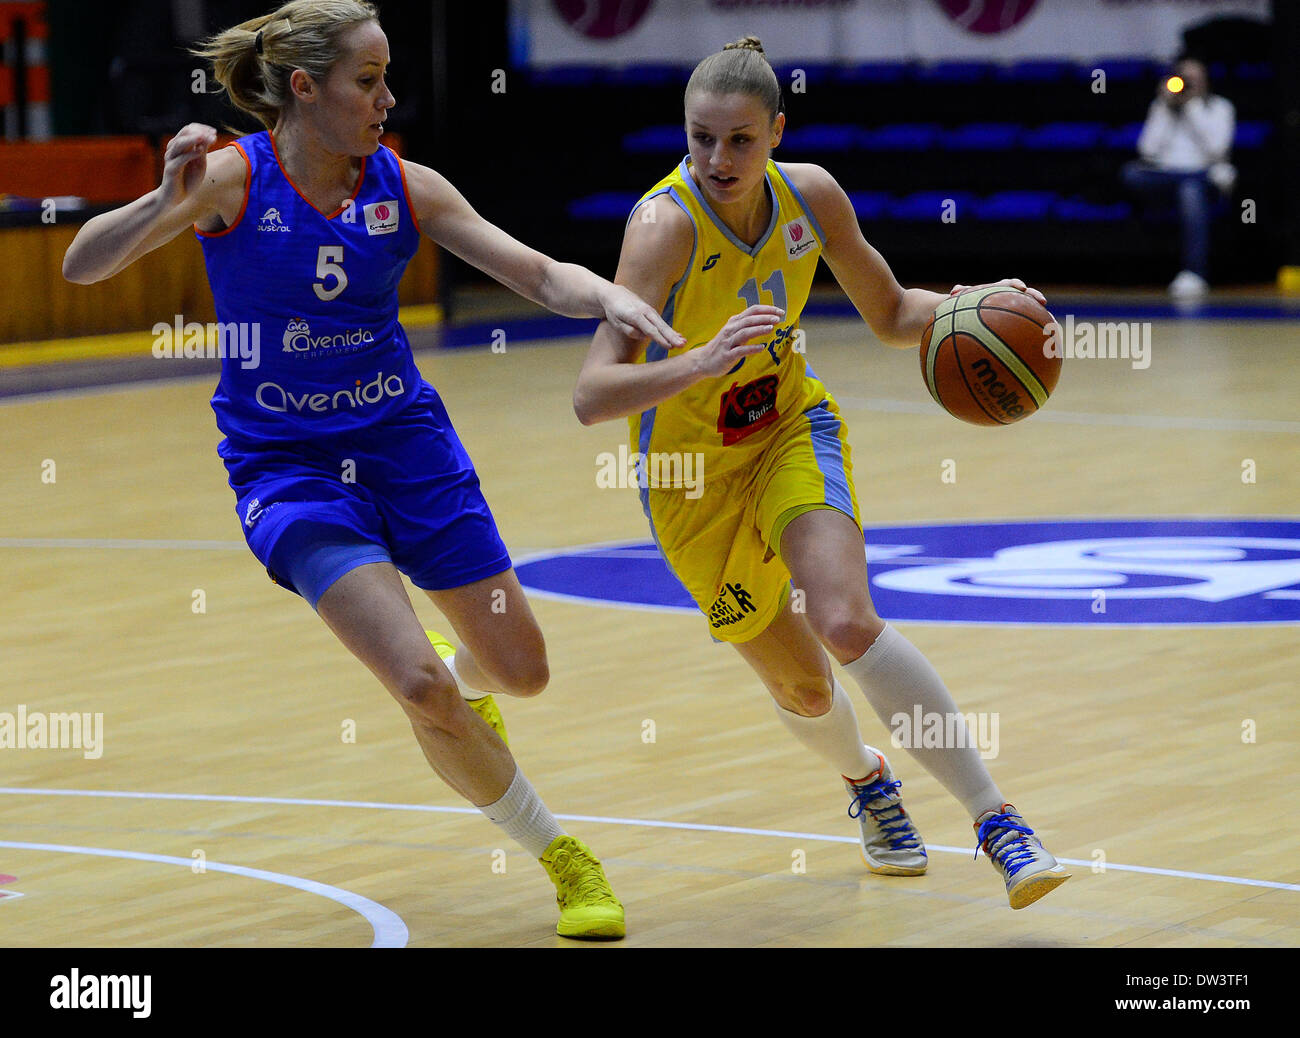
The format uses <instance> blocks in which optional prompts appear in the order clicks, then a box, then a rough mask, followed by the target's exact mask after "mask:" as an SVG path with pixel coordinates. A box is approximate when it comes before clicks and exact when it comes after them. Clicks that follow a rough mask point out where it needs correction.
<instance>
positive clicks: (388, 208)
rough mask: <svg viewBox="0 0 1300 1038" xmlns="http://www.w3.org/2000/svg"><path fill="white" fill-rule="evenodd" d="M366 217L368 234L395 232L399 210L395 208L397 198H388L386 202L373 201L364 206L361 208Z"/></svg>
mask: <svg viewBox="0 0 1300 1038" xmlns="http://www.w3.org/2000/svg"><path fill="white" fill-rule="evenodd" d="M362 212H363V213H365V217H366V233H367V234H369V235H376V234H396V233H397V226H398V218H399V215H400V210H399V209H398V208H397V199H395V198H394V199H390V200H389V201H387V202H374V203H372V204H371V205H368V206H366V207H365V208H364V209H363V210H362Z"/></svg>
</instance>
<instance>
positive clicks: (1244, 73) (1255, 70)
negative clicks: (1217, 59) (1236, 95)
mask: <svg viewBox="0 0 1300 1038" xmlns="http://www.w3.org/2000/svg"><path fill="white" fill-rule="evenodd" d="M1232 78H1233V79H1235V80H1237V82H1239V83H1270V82H1272V80H1273V65H1272V63H1271V62H1268V61H1239V62H1238V63H1237V64H1236V65H1234V66H1233V69H1232ZM1211 82H1213V81H1211Z"/></svg>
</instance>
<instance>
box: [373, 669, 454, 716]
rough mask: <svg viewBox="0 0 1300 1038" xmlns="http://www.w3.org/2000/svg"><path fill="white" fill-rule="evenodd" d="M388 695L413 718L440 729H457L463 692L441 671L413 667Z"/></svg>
mask: <svg viewBox="0 0 1300 1038" xmlns="http://www.w3.org/2000/svg"><path fill="white" fill-rule="evenodd" d="M389 691H390V692H391V693H392V695H393V698H394V699H396V700H397V701H398V703H399V704H401V707H402V709H403V710H405V711H406V712H407V713H408V714H410V715H412V716H413V717H418V718H420V719H421V720H423V721H425V722H426V723H428V724H432V725H434V726H436V727H438V728H452V727H455V726H456V725H455V721H454V717H455V708H456V701H457V700H459V699H460V690H459V689H458V688H457V687H456V682H455V681H453V680H452V678H451V675H450V674H448V673H447V672H446V671H444V670H442V669H441V668H435V667H432V666H430V667H424V666H418V665H417V666H412V667H410V668H409V669H406V670H404V671H403V672H402V673H401V674H399V675H398V676H397V677H396V679H395V680H394V681H393V682H392V684H391V686H390V687H389Z"/></svg>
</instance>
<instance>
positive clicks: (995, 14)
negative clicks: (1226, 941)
mask: <svg viewBox="0 0 1300 1038" xmlns="http://www.w3.org/2000/svg"><path fill="white" fill-rule="evenodd" d="M1224 16H1239V17H1247V18H1251V19H1254V20H1257V21H1260V22H1267V21H1268V20H1269V0H511V20H512V33H513V36H514V52H515V57H516V60H520V61H523V62H525V63H527V64H530V65H533V66H535V67H547V66H553V65H619V66H629V65H638V64H648V63H652V64H663V63H669V64H682V65H690V64H694V63H695V62H697V61H699V60H700V59H701V58H703V57H705V56H707V55H708V54H711V53H713V52H714V51H716V50H720V49H721V48H722V46H723V44H726V43H729V42H731V41H732V40H735V39H738V38H739V37H741V36H747V35H753V36H758V37H759V38H760V39H762V41H763V46H764V48H765V49H766V51H767V53H768V57H769V58H770V59H771V60H772V61H773V62H774V63H778V64H788V63H791V62H800V61H806V62H833V63H857V62H867V61H890V62H892V61H941V60H982V61H1018V60H1026V59H1041V58H1059V59H1068V60H1089V59H1092V58H1100V57H1109V58H1118V57H1125V56H1131V57H1151V58H1156V59H1160V60H1164V59H1167V58H1170V57H1172V56H1173V55H1174V54H1175V53H1176V52H1177V51H1178V49H1179V47H1180V44H1181V41H1182V33H1183V30H1185V29H1187V28H1190V27H1192V26H1195V25H1199V24H1201V23H1203V22H1205V21H1207V20H1209V19H1211V18H1217V17H1224Z"/></svg>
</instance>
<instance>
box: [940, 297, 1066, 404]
mask: <svg viewBox="0 0 1300 1038" xmlns="http://www.w3.org/2000/svg"><path fill="white" fill-rule="evenodd" d="M1055 323H1056V322H1055V319H1054V318H1053V317H1052V315H1051V314H1050V313H1048V312H1047V310H1046V309H1044V308H1043V306H1042V305H1041V304H1039V303H1038V302H1037V301H1036V300H1035V299H1034V298H1033V297H1032V296H1030V295H1028V294H1026V293H1024V292H1021V291H1019V290H1018V289H1014V288H1008V287H1007V286H1006V285H990V286H987V287H985V288H971V289H967V290H966V291H965V292H962V293H961V294H960V295H956V296H950V297H949V298H947V299H945V300H944V301H943V302H942V303H940V304H939V305H938V306H937V307H935V310H934V315H933V316H932V317H931V318H930V320H929V322H928V323H927V324H926V326H925V331H924V333H923V334H922V336H921V356H920V359H921V374H922V376H923V377H924V378H925V386H926V388H927V389H928V390H929V391H930V395H931V396H932V397H934V399H935V401H936V402H937V403H938V404H939V406H940V407H942V408H943V409H944V410H945V411H947V412H948V413H949V414H950V415H952V416H953V417H954V418H960V419H961V420H962V421H963V422H970V423H971V424H973V425H1009V424H1010V423H1012V422H1018V421H1020V420H1021V419H1022V418H1025V417H1027V416H1028V415H1031V414H1033V413H1034V412H1035V411H1037V410H1038V409H1039V408H1040V407H1042V406H1043V405H1044V404H1045V403H1047V398H1048V397H1049V396H1051V394H1052V390H1054V389H1055V388H1056V382H1057V380H1058V379H1059V378H1060V376H1061V358H1060V356H1053V355H1051V354H1050V353H1047V352H1046V351H1044V349H1043V335H1044V331H1043V329H1044V328H1046V327H1048V326H1049V325H1054V324H1055Z"/></svg>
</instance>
